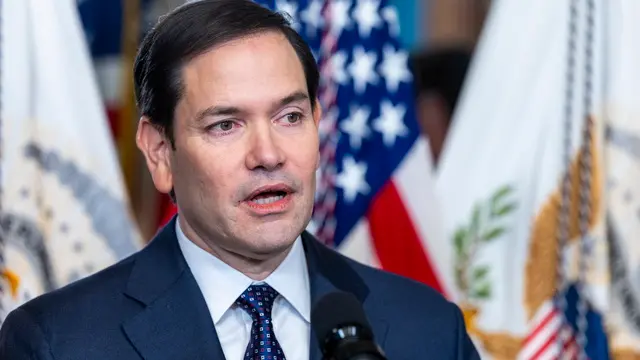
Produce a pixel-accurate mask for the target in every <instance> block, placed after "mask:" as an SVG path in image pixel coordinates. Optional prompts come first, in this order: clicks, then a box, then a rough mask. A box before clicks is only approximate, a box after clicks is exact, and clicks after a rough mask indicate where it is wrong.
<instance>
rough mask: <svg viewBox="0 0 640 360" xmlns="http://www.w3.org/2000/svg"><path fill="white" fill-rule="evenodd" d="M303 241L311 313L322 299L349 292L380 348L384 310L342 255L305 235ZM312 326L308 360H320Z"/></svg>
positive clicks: (382, 340) (320, 356) (385, 332)
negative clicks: (360, 309) (357, 303)
mask: <svg viewBox="0 0 640 360" xmlns="http://www.w3.org/2000/svg"><path fill="white" fill-rule="evenodd" d="M302 241H303V244H304V246H305V254H306V257H307V266H308V268H309V282H310V286H311V304H312V311H313V306H314V304H315V303H316V302H317V301H318V300H320V299H321V298H322V297H323V296H324V295H327V294H329V293H331V292H335V291H344V292H350V293H352V294H354V295H355V296H356V298H358V300H359V301H360V302H361V303H362V305H363V308H364V311H365V313H366V315H367V318H368V320H369V324H370V325H371V327H372V329H373V333H374V336H375V340H376V342H377V343H378V344H379V345H380V346H383V344H384V340H385V338H386V334H387V327H388V324H387V323H386V322H385V321H384V320H383V319H382V317H381V314H384V309H383V308H382V306H381V304H377V303H376V302H375V299H372V298H370V297H369V287H368V286H367V285H366V284H365V282H364V280H363V279H362V278H361V277H360V275H358V273H356V272H355V270H354V269H353V268H352V267H351V265H350V264H349V263H348V262H347V261H346V260H345V259H344V258H343V257H342V255H339V254H338V253H336V252H335V251H333V250H330V249H329V248H327V247H326V246H324V245H323V244H321V243H320V242H318V240H317V239H316V238H315V237H313V235H311V234H309V233H308V232H304V233H303V234H302ZM313 325H314V324H311V338H310V342H309V345H310V347H309V350H310V353H309V359H310V360H321V359H322V353H321V350H320V346H319V344H318V340H317V335H316V334H315V331H314V330H313V327H314V326H313Z"/></svg>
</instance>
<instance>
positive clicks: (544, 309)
mask: <svg viewBox="0 0 640 360" xmlns="http://www.w3.org/2000/svg"><path fill="white" fill-rule="evenodd" d="M579 355H580V354H579V347H578V344H577V343H576V339H575V334H574V331H573V328H572V327H571V326H570V325H569V324H567V323H566V321H564V315H563V314H562V313H560V312H559V311H558V309H557V308H556V307H555V305H554V304H553V302H552V301H547V302H545V303H544V304H543V305H542V306H541V307H540V308H539V309H538V312H537V313H536V315H535V316H534V318H533V319H532V321H531V326H530V330H529V334H528V335H527V337H526V339H525V340H524V343H523V346H522V349H521V350H520V353H519V354H518V360H551V359H553V360H556V359H558V360H560V359H561V360H574V359H575V360H577V359H578V358H579Z"/></svg>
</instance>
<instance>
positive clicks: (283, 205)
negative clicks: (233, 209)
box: [244, 193, 292, 215]
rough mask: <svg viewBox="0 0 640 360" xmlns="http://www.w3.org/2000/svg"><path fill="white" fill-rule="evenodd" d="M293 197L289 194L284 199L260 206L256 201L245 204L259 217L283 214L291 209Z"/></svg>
mask: <svg viewBox="0 0 640 360" xmlns="http://www.w3.org/2000/svg"><path fill="white" fill-rule="evenodd" d="M291 200H292V195H291V194H289V193H288V194H287V195H285V196H284V197H283V198H282V199H280V200H277V201H274V202H271V203H268V204H258V203H256V202H254V201H251V200H249V201H245V202H244V204H245V205H247V206H248V207H249V208H250V209H251V210H252V211H253V212H254V213H256V214H258V215H271V214H277V213H281V212H283V211H285V210H287V208H288V207H289V205H290V204H291Z"/></svg>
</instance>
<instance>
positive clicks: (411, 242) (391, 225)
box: [339, 138, 456, 300]
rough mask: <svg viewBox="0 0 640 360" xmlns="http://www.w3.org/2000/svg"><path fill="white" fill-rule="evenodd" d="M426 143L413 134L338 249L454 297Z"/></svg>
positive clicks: (450, 257)
mask: <svg viewBox="0 0 640 360" xmlns="http://www.w3.org/2000/svg"><path fill="white" fill-rule="evenodd" d="M429 154H430V153H429V147H428V143H427V141H426V140H425V139H424V138H419V139H418V141H416V143H415V145H414V146H413V148H412V149H411V150H410V151H409V153H408V154H407V156H406V157H405V158H404V160H403V162H402V163H401V164H400V166H399V167H398V169H397V170H396V172H395V173H394V175H393V176H392V177H391V179H390V181H389V182H388V183H387V184H386V185H385V186H384V188H383V189H382V190H381V191H380V193H379V194H378V195H377V196H376V197H375V198H374V200H373V203H372V204H371V207H370V208H369V212H368V213H367V216H366V217H365V218H363V219H362V220H360V222H359V223H358V224H357V225H356V227H355V229H354V230H352V231H351V233H350V234H349V235H348V236H347V238H346V239H345V241H344V242H343V243H342V244H341V245H340V247H339V251H340V252H342V253H343V254H346V255H347V256H349V257H351V258H354V259H356V260H358V261H360V262H362V263H365V264H368V265H372V266H376V267H380V268H383V269H385V270H388V271H391V272H394V273H397V274H400V275H403V276H407V277H409V278H412V279H415V280H417V281H420V282H422V283H426V284H428V285H430V286H432V287H433V288H435V289H436V290H438V291H440V292H441V293H442V294H444V295H445V296H447V297H448V298H449V299H451V300H454V299H455V297H456V293H455V282H454V278H453V271H450V268H451V264H453V250H452V247H451V246H443V244H448V243H449V241H448V240H447V239H446V236H445V232H444V228H443V226H442V214H441V213H440V211H439V209H440V206H439V200H438V197H437V196H436V194H435V191H434V184H433V182H434V180H433V174H432V170H431V158H430V155H429Z"/></svg>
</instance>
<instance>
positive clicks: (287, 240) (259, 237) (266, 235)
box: [243, 224, 301, 254]
mask: <svg viewBox="0 0 640 360" xmlns="http://www.w3.org/2000/svg"><path fill="white" fill-rule="evenodd" d="M272 225H275V224H272ZM300 233H301V231H298V230H297V228H294V227H292V226H286V227H283V226H259V227H257V228H256V231H252V232H251V234H247V235H246V236H243V237H244V238H245V239H247V243H248V244H249V246H250V247H251V248H252V250H253V251H254V252H255V253H257V254H272V253H278V252H281V251H285V250H286V249H288V248H289V247H291V245H293V243H294V242H295V241H296V239H297V238H298V236H300Z"/></svg>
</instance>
